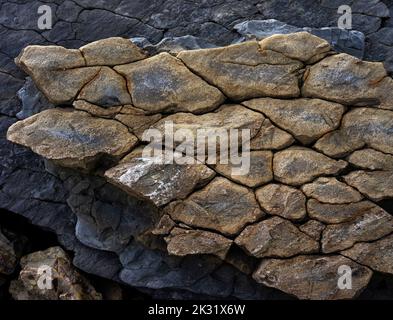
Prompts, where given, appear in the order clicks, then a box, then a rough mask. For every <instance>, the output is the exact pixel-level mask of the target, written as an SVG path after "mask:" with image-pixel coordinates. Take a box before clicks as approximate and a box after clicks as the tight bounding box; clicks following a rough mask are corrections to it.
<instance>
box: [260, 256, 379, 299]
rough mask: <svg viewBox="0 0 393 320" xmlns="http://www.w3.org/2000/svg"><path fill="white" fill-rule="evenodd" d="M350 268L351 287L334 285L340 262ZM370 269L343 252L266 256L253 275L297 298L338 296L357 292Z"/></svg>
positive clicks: (361, 287) (262, 281)
mask: <svg viewBox="0 0 393 320" xmlns="http://www.w3.org/2000/svg"><path fill="white" fill-rule="evenodd" d="M342 265H346V266H349V267H350V268H351V270H352V275H353V278H352V289H347V290H341V289H339V288H338V286H337V282H338V278H339V274H338V273H337V270H338V268H339V267H340V266H342ZM371 275H372V271H371V270H370V269H368V268H367V267H364V266H362V265H359V264H357V263H356V262H354V261H352V260H350V259H348V258H345V257H343V256H339V255H338V256H326V257H324V256H298V257H294V258H291V259H282V260H281V259H266V260H264V261H262V263H261V265H260V266H259V268H258V269H257V270H256V271H255V273H254V275H253V277H254V279H255V280H256V281H258V282H260V283H263V284H264V285H267V286H269V287H273V288H277V289H279V290H282V291H284V292H286V293H289V294H292V295H295V296H297V297H298V298H300V299H310V300H322V299H323V300H341V299H351V298H355V297H356V296H357V295H359V294H360V293H361V292H362V291H363V289H364V288H365V287H366V286H367V284H368V283H369V281H370V279H371Z"/></svg>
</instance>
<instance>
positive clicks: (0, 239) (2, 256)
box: [0, 229, 17, 278]
mask: <svg viewBox="0 0 393 320" xmlns="http://www.w3.org/2000/svg"><path fill="white" fill-rule="evenodd" d="M16 264H17V258H16V254H15V249H14V246H13V245H12V243H11V242H10V241H9V240H8V239H7V238H6V237H5V235H3V233H2V232H1V229H0V278H1V276H2V275H3V276H4V275H9V274H11V273H12V272H14V269H15V267H16Z"/></svg>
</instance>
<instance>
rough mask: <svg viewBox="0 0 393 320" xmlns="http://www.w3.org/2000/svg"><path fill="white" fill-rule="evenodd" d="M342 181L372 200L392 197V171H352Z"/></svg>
mask: <svg viewBox="0 0 393 320" xmlns="http://www.w3.org/2000/svg"><path fill="white" fill-rule="evenodd" d="M344 180H345V182H346V183H348V184H349V185H351V186H353V187H355V188H356V189H358V190H359V191H360V192H361V193H363V194H364V195H366V196H367V197H369V198H370V199H372V200H375V201H380V200H383V199H388V198H392V197H393V171H371V172H368V171H353V172H351V173H350V174H348V175H346V176H344Z"/></svg>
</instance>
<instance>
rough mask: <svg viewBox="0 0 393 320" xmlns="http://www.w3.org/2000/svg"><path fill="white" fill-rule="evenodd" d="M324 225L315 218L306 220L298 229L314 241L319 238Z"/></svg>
mask: <svg viewBox="0 0 393 320" xmlns="http://www.w3.org/2000/svg"><path fill="white" fill-rule="evenodd" d="M325 227H326V226H325V225H324V224H323V223H322V222H319V221H317V220H308V221H307V222H306V223H305V224H302V225H301V226H300V227H299V230H300V231H301V232H303V233H305V234H307V235H308V236H310V237H311V238H313V239H314V240H316V241H319V240H321V234H322V231H323V230H324V229H325Z"/></svg>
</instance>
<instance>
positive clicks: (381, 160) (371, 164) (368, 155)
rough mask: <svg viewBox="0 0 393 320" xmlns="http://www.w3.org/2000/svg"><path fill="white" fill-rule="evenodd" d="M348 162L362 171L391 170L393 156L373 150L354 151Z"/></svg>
mask: <svg viewBox="0 0 393 320" xmlns="http://www.w3.org/2000/svg"><path fill="white" fill-rule="evenodd" d="M348 162H349V163H351V164H353V165H355V166H357V167H359V168H362V169H369V170H393V156H392V155H389V154H385V153H383V152H380V151H376V150H373V149H363V150H357V151H355V152H354V153H352V154H351V155H350V156H349V157H348Z"/></svg>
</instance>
